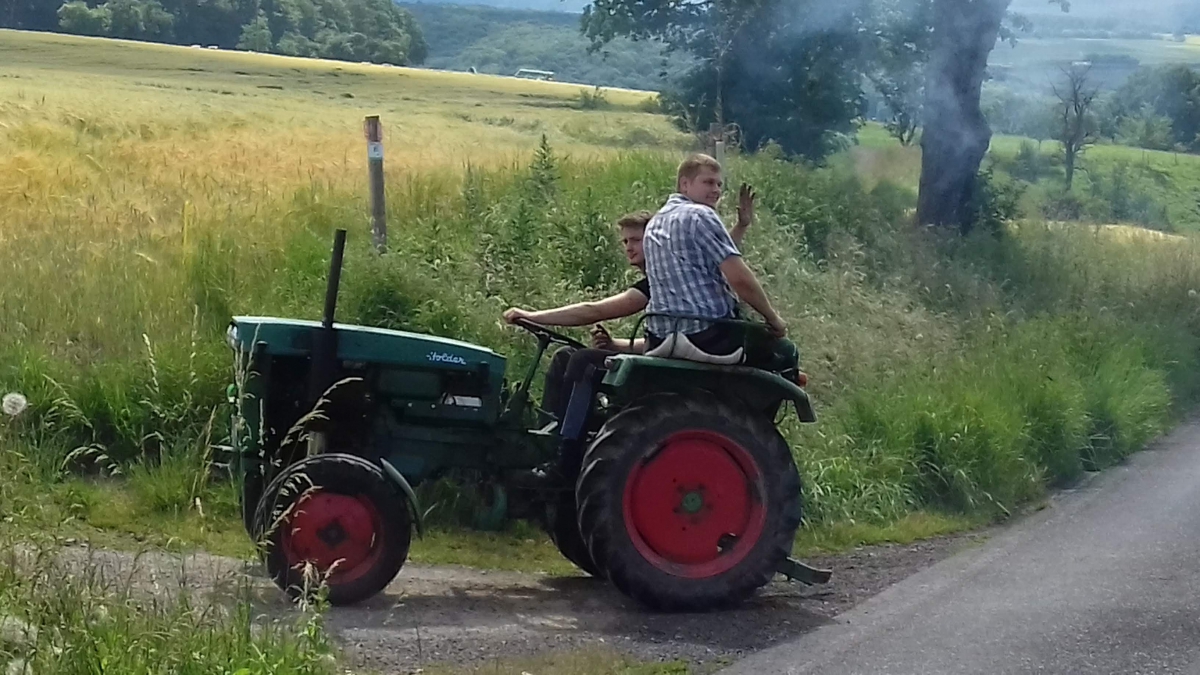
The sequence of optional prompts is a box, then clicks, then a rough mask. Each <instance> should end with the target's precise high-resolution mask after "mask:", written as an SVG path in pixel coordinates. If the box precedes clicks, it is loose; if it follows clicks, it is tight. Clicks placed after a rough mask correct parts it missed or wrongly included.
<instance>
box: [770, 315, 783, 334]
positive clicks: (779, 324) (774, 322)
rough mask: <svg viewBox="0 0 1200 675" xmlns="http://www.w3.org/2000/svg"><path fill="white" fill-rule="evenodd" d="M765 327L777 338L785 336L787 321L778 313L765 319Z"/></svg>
mask: <svg viewBox="0 0 1200 675" xmlns="http://www.w3.org/2000/svg"><path fill="white" fill-rule="evenodd" d="M767 328H768V329H769V330H770V331H771V335H773V336H775V337H777V338H781V337H786V336H787V322H786V321H784V320H783V317H781V316H779V315H778V314H777V315H775V316H773V317H771V318H769V319H767Z"/></svg>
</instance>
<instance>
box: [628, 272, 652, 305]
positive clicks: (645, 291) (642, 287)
mask: <svg viewBox="0 0 1200 675" xmlns="http://www.w3.org/2000/svg"><path fill="white" fill-rule="evenodd" d="M630 288H632V289H633V290H635V291H637V292H638V293H641V294H642V295H644V296H646V299H647V300H649V299H650V280H649V279H647V278H646V277H642V279H641V281H638V282H637V283H636V284H634V285H632V286H630Z"/></svg>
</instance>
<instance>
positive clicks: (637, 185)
mask: <svg viewBox="0 0 1200 675" xmlns="http://www.w3.org/2000/svg"><path fill="white" fill-rule="evenodd" d="M585 93H586V94H587V95H585ZM652 99H653V95H652V94H648V93H645V92H633V91H626V90H606V91H604V93H603V96H602V98H601V99H596V98H595V97H594V92H592V91H591V90H585V89H581V88H580V87H578V86H571V85H564V84H557V83H544V82H529V81H519V80H513V79H510V78H495V77H488V76H472V75H467V74H447V73H435V72H429V71H419V70H408V69H401V68H385V67H379V66H368V65H357V64H346V63H333V62H321V61H312V60H300V59H290V58H286V57H277V56H266V55H256V54H243V53H227V52H213V51H208V50H193V49H188V48H185V47H170V46H160V45H141V44H132V43H121V42H118V41H104V40H93V39H88V38H77V37H68V36H58V35H40V34H30V33H16V32H5V31H0V278H2V279H3V283H0V391H20V392H22V393H24V394H25V395H26V396H27V397H28V398H29V401H30V408H29V409H28V410H26V411H25V412H24V413H22V414H21V415H20V416H18V417H15V418H6V419H4V420H3V421H0V514H4V518H3V521H2V522H0V533H7V534H9V535H10V536H20V535H21V533H28V532H37V531H42V532H48V533H50V534H51V535H52V536H54V537H57V538H58V539H59V540H60V541H61V540H62V539H64V538H87V539H90V540H92V541H93V542H95V543H98V544H101V545H106V546H115V547H129V546H140V545H144V544H151V545H155V546H168V547H172V548H194V547H204V548H207V549H209V550H211V551H214V552H220V553H229V554H235V555H247V554H249V553H250V549H249V543H248V542H245V541H244V539H245V537H244V534H243V533H242V531H241V527H240V524H239V522H238V520H237V506H236V501H235V497H234V491H233V489H232V488H231V486H230V484H229V482H228V481H225V480H221V479H220V476H219V474H220V471H219V467H218V469H217V470H213V469H212V468H211V467H210V464H211V463H212V461H213V460H214V459H216V458H215V457H214V456H213V454H212V448H213V446H215V445H219V444H221V443H222V442H223V441H224V435H225V434H226V433H227V428H226V422H225V415H226V411H225V410H224V408H223V402H224V391H225V386H226V384H227V383H228V382H229V381H230V379H231V377H232V373H231V367H232V363H231V359H230V354H229V352H228V349H227V347H226V346H225V343H224V339H223V333H224V330H225V327H226V325H227V323H228V319H229V317H230V316H231V315H233V314H238V313H253V314H268V315H284V316H296V317H309V318H315V317H317V316H318V315H319V313H320V303H321V300H322V289H323V286H324V275H325V272H326V266H327V260H328V258H327V256H328V247H329V243H330V241H331V238H332V232H333V230H334V229H335V228H338V227H345V228H347V229H348V230H350V232H351V235H350V250H349V252H348V259H347V267H346V275H345V277H344V281H343V283H344V285H343V289H344V294H343V297H342V301H341V304H340V306H339V311H340V313H341V314H340V319H341V320H343V321H347V322H360V323H366V324H371V325H378V326H387V327H400V328H406V329H413V330H418V331H428V332H433V333H437V334H442V335H450V336H455V337H459V338H462V339H466V340H471V341H477V342H480V343H483V344H486V345H488V346H491V347H493V348H496V349H497V350H499V351H501V352H503V353H505V354H507V355H509V356H510V357H511V360H512V365H513V367H514V368H518V369H520V368H522V367H523V366H524V365H525V364H526V363H527V362H528V358H529V356H530V352H531V345H530V344H529V341H528V340H527V339H526V338H525V337H524V336H523V335H521V334H520V333H518V332H517V331H514V330H512V329H510V328H506V327H504V326H503V325H502V324H501V322H500V321H499V315H500V313H501V311H502V310H503V309H504V308H506V307H508V306H512V305H520V306H527V307H540V306H547V305H550V304H558V303H562V302H566V301H572V300H578V299H583V298H589V297H595V296H596V295H598V294H601V293H606V292H609V291H612V290H616V289H619V288H621V287H623V286H624V285H625V284H627V283H629V282H630V281H631V280H632V276H631V274H630V271H629V270H627V269H626V266H625V264H624V262H623V258H622V256H621V254H620V251H619V250H618V248H617V246H616V242H615V239H614V233H613V230H612V225H611V223H612V222H613V221H614V219H615V218H616V217H617V216H619V215H620V214H622V213H624V212H627V211H630V210H634V209H642V208H653V207H654V206H655V205H656V204H657V203H659V202H660V201H661V200H662V198H663V196H664V195H665V194H666V193H667V191H668V189H669V188H670V186H671V183H672V175H673V168H674V166H675V164H676V163H677V161H678V159H679V157H680V156H681V154H682V152H684V151H685V150H687V149H688V148H689V147H691V145H690V144H691V139H689V138H688V137H686V136H685V135H683V134H680V133H679V132H677V131H675V130H674V129H673V128H672V127H671V125H670V124H669V122H668V121H667V120H666V119H665V118H663V117H661V116H659V115H656V114H654V113H652V112H649V111H651V110H652V109H653V105H652ZM368 114H380V115H382V118H383V122H384V124H385V147H386V167H387V185H388V194H387V198H388V218H389V224H390V228H391V230H390V242H389V244H390V246H389V252H388V253H386V254H385V255H376V254H375V253H373V252H372V251H371V250H370V248H369V245H368V244H369V225H368V206H367V195H366V158H365V148H364V142H363V139H362V135H361V130H360V125H361V121H362V118H363V116H364V115H368ZM1018 146H1019V143H1017V144H1015V145H1012V147H1010V146H1009V141H1007V140H1006V139H997V143H996V153H995V157H996V158H997V159H998V160H1004V159H1005V158H1006V157H1007V156H1008V155H1009V153H1010V151H1014V152H1015V149H1016V148H1017V147H1018ZM1108 152H1110V150H1109V149H1107V148H1097V149H1096V150H1095V151H1094V153H1093V155H1092V156H1093V157H1094V158H1095V160H1096V161H1097V162H1100V161H1102V160H1103V158H1104V157H1105V156H1106V153H1108ZM1111 152H1128V151H1126V150H1116V149H1113V150H1111ZM1137 152H1139V153H1140V152H1141V151H1137ZM915 153H916V151H915V150H912V149H904V148H899V147H898V146H895V145H893V144H891V143H890V142H888V141H887V140H886V139H885V138H884V137H883V136H882V135H881V134H880V132H879V131H878V130H877V129H874V128H871V129H869V130H868V131H867V132H865V133H864V134H863V136H862V138H861V142H860V145H859V146H857V147H855V148H852V149H851V150H849V151H847V152H846V153H844V154H843V155H841V156H839V157H837V158H835V160H834V161H833V162H831V163H830V165H829V166H827V167H823V168H814V167H808V166H804V165H801V164H798V163H793V162H787V161H784V160H783V159H781V158H779V157H778V155H777V153H775V152H773V151H771V150H770V149H768V150H767V151H765V152H762V153H759V154H758V155H756V156H734V157H732V158H731V160H730V162H729V178H730V182H732V183H735V184H736V183H737V182H740V181H749V182H751V183H753V184H754V185H755V186H756V187H757V188H758V191H759V193H760V195H761V198H760V205H759V221H758V222H757V224H756V225H755V226H754V228H753V229H752V231H751V233H750V235H749V237H748V239H747V247H746V254H747V258H748V260H749V261H750V262H751V263H752V265H753V266H754V267H755V268H756V269H757V270H758V271H759V273H760V275H761V278H763V279H764V282H765V285H766V287H767V289H768V291H769V293H771V295H772V297H773V298H775V299H776V304H777V306H779V307H780V309H781V312H782V313H783V315H784V316H785V318H786V319H787V320H788V322H789V324H790V326H791V334H792V337H793V339H794V340H795V341H796V342H797V343H798V344H799V345H800V347H801V350H802V364H803V366H804V368H805V370H806V371H807V372H808V373H809V375H810V378H811V384H810V392H811V394H812V396H813V398H814V401H815V403H816V405H817V408H818V415H819V417H820V423H819V424H817V425H814V426H807V427H804V428H801V427H800V425H798V424H795V423H794V422H791V421H789V422H787V423H786V425H785V431H786V434H787V436H788V439H789V441H790V442H791V444H792V446H793V449H794V451H795V454H796V458H797V461H798V463H799V465H800V468H801V474H802V476H804V478H805V490H806V492H805V509H806V521H805V526H804V528H803V530H802V533H801V535H800V538H799V540H798V550H799V551H801V552H803V551H811V550H815V549H839V548H845V547H847V546H854V545H857V544H860V543H864V542H874V541H906V540H911V539H913V538H918V537H925V536H932V535H936V534H938V533H942V532H947V531H951V530H955V529H961V528H964V527H970V526H973V525H976V524H980V523H985V522H991V521H994V520H996V519H1002V518H1005V517H1008V516H1010V515H1011V514H1013V513H1017V512H1019V511H1020V510H1021V509H1023V508H1026V507H1028V506H1030V505H1036V504H1037V503H1038V501H1039V500H1041V499H1042V498H1043V497H1044V496H1045V495H1046V494H1047V493H1048V490H1050V489H1053V488H1054V487H1056V486H1061V485H1068V484H1070V483H1072V482H1073V481H1075V480H1077V479H1078V478H1079V477H1080V476H1081V475H1083V474H1084V472H1086V471H1091V470H1098V469H1102V468H1104V467H1107V466H1111V465H1112V464H1114V463H1118V462H1120V461H1121V460H1122V459H1123V458H1124V457H1126V456H1128V455H1129V454H1130V453H1133V452H1136V451H1137V450H1139V449H1141V448H1143V447H1145V445H1146V444H1147V443H1149V442H1151V441H1152V440H1153V439H1154V438H1155V437H1156V436H1157V435H1158V434H1159V433H1160V432H1162V431H1163V430H1165V429H1167V428H1168V427H1169V426H1170V425H1171V424H1172V423H1173V422H1174V421H1176V420H1177V419H1178V418H1179V416H1180V415H1182V414H1184V413H1185V412H1186V411H1188V410H1189V408H1190V406H1191V405H1192V404H1193V403H1194V402H1195V401H1196V400H1197V394H1198V393H1200V377H1198V375H1200V363H1198V362H1197V354H1200V351H1198V348H1200V298H1198V296H1197V293H1198V292H1200V247H1197V245H1196V244H1195V243H1194V241H1193V240H1192V239H1191V238H1190V237H1176V238H1156V237H1149V236H1146V237H1136V236H1135V237H1129V236H1112V235H1113V230H1112V229H1111V228H1100V227H1091V226H1087V225H1081V224H1067V225H1063V224H1059V223H1047V222H1045V220H1044V219H1041V218H1037V217H1030V218H1027V219H1022V220H1019V221H1016V222H1012V223H1009V224H1006V225H1001V226H998V227H997V228H996V229H994V230H988V229H987V228H982V229H981V230H980V231H978V232H976V233H975V234H974V235H972V236H971V237H966V238H960V237H957V236H947V235H945V234H944V233H938V232H931V231H926V230H924V229H918V228H914V227H913V226H912V225H911V224H910V222H909V214H910V212H911V209H912V207H913V206H914V205H915V179H916V173H915V169H916V166H917V159H918V158H917V156H916V154H915ZM1149 156H1152V157H1153V158H1154V162H1156V163H1160V162H1161V167H1162V172H1163V173H1164V174H1165V175H1167V176H1168V177H1169V179H1170V181H1173V182H1177V183H1178V185H1176V186H1175V187H1173V188H1172V189H1171V191H1170V194H1171V195H1176V193H1179V194H1184V195H1186V194H1188V193H1189V190H1191V191H1194V189H1195V186H1196V185H1200V175H1196V174H1195V173H1194V172H1195V171H1196V167H1197V164H1196V158H1194V157H1186V158H1181V159H1179V160H1175V159H1174V158H1172V157H1171V156H1169V155H1160V154H1154V153H1151V155H1149ZM1174 161H1179V162H1180V163H1179V164H1177V165H1176V164H1172V162H1174ZM1176 167H1179V168H1176ZM1184 167H1186V168H1184ZM1193 181H1195V182H1193ZM1176 188H1177V189H1176ZM1192 194H1194V192H1192ZM1178 199H1179V203H1178V205H1177V207H1175V208H1176V210H1175V211H1173V214H1174V215H1173V223H1174V228H1173V229H1175V230H1176V231H1177V232H1180V233H1187V232H1188V231H1189V230H1194V229H1196V222H1197V219H1196V211H1195V209H1194V206H1195V205H1194V204H1193V205H1192V207H1188V206H1187V204H1186V203H1185V200H1184V199H1183V198H1182V197H1179V198H1178ZM723 208H724V209H726V210H728V209H730V208H732V204H724V205H723ZM1027 215H1031V216H1035V215H1036V214H1032V213H1029V214H1027ZM1106 224H1110V223H1106ZM1121 231H1122V232H1124V231H1125V230H1121ZM621 328H625V327H624V326H622V327H621ZM213 474H217V477H216V478H213V477H212V475H213ZM438 489H439V490H441V491H440V492H437V491H435V492H433V493H431V494H430V497H431V498H432V499H434V500H435V501H436V500H437V499H442V500H443V501H444V502H445V508H443V509H442V511H441V513H444V514H446V515H444V516H440V518H441V519H440V520H439V521H438V522H437V523H436V525H437V527H436V528H435V529H436V532H435V534H434V535H433V536H431V537H429V538H427V539H426V540H424V541H422V542H420V543H418V544H417V545H415V546H414V549H413V558H414V559H416V560H421V561H424V562H434V563H439V562H449V563H461V564H469V565H478V566H489V567H501V568H509V569H522V570H529V571H545V572H552V573H569V572H570V567H569V566H568V565H567V564H566V563H565V562H564V561H562V560H561V559H559V557H558V556H557V553H556V552H555V551H554V550H553V548H552V547H551V546H550V544H549V543H548V542H547V541H546V539H545V538H544V537H543V536H542V535H541V534H540V533H538V532H536V531H535V530H533V529H532V528H531V527H529V526H527V525H526V524H523V523H514V524H512V525H511V526H510V527H509V529H508V530H507V531H506V532H501V533H485V532H472V531H469V530H467V529H466V528H464V527H463V526H462V524H461V523H460V522H459V521H457V520H456V519H455V518H453V517H452V514H453V512H454V511H455V509H456V508H457V506H456V504H457V503H458V502H457V501H456V500H459V499H460V498H461V499H464V500H467V501H469V496H463V495H459V494H456V493H453V491H446V489H445V487H444V486H442V487H439V488H438ZM0 581H2V580H0ZM16 583H17V582H16V581H14V582H12V584H16ZM12 587H13V588H18V586H15V585H14V586H12ZM2 589H3V585H2V584H0V590H2ZM14 593H16V591H14ZM14 597H15V596H14ZM23 597H24V596H23ZM2 602H3V600H0V603H2ZM30 611H32V610H30ZM71 611H75V610H71ZM239 644H240V643H239ZM289 644H291V643H289ZM285 647H286V645H285ZM237 648H238V649H241V647H237ZM282 648H283V647H281V649H282ZM287 648H288V649H291V647H287ZM231 649H232V647H231ZM318 651H319V650H318ZM239 653H240V652H239ZM314 658H315V657H314ZM253 672H258V671H253ZM314 672H316V671H314Z"/></svg>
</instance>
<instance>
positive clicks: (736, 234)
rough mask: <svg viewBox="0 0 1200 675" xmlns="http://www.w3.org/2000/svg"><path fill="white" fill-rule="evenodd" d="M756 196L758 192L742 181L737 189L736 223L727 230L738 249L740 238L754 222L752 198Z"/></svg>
mask: <svg viewBox="0 0 1200 675" xmlns="http://www.w3.org/2000/svg"><path fill="white" fill-rule="evenodd" d="M757 198H758V194H757V193H756V192H755V191H754V188H753V187H751V186H749V185H747V184H746V183H742V187H741V189H740V190H738V206H737V224H735V225H734V226H733V229H732V230H730V231H729V237H730V238H731V239H733V243H734V244H736V245H737V247H738V250H741V248H742V240H743V239H745V238H746V232H747V231H749V229H750V225H751V224H753V223H754V200H755V199H757Z"/></svg>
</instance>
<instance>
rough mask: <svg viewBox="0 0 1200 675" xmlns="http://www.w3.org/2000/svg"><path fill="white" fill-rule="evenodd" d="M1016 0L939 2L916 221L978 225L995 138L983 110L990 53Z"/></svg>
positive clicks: (964, 228) (928, 77) (963, 228)
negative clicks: (977, 203)
mask: <svg viewBox="0 0 1200 675" xmlns="http://www.w3.org/2000/svg"><path fill="white" fill-rule="evenodd" d="M1010 1H1011V0H935V2H934V7H933V27H932V29H933V35H932V40H933V51H932V53H931V55H930V61H929V68H928V70H927V71H926V77H925V132H924V133H923V134H922V136H921V150H922V155H921V183H920V191H919V193H918V197H917V220H918V222H920V223H922V224H927V225H939V226H945V227H956V228H958V229H960V230H961V231H964V232H965V231H967V230H969V229H970V227H971V224H972V223H971V214H972V209H971V208H970V204H971V202H972V199H973V196H974V195H975V193H976V181H977V177H978V173H979V166H980V164H982V162H983V157H984V155H986V154H987V149H988V146H989V144H990V143H991V139H992V131H991V128H990V127H989V126H988V123H987V119H986V118H985V117H984V116H983V110H982V108H981V107H980V97H981V94H982V88H983V80H984V77H985V75H986V73H987V61H988V56H989V55H990V54H991V52H992V49H993V47H995V45H996V41H997V40H998V39H999V38H1000V29H1001V24H1002V23H1003V21H1004V18H1005V16H1006V14H1007V11H1008V5H1009V2H1010Z"/></svg>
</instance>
